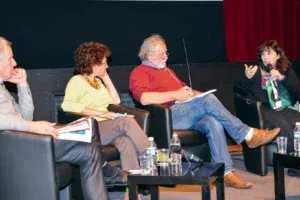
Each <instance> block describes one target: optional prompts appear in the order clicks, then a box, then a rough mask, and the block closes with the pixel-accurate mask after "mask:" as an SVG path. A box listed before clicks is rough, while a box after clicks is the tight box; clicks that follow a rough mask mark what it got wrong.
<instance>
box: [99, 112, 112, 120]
mask: <svg viewBox="0 0 300 200" xmlns="http://www.w3.org/2000/svg"><path fill="white" fill-rule="evenodd" d="M115 114H116V113H114V112H109V111H105V112H101V113H99V114H98V115H97V116H98V117H102V118H107V119H114V115H115Z"/></svg>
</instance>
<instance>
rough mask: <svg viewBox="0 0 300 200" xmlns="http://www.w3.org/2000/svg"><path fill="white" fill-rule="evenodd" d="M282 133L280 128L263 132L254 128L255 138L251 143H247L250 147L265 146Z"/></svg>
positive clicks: (253, 137)
mask: <svg viewBox="0 0 300 200" xmlns="http://www.w3.org/2000/svg"><path fill="white" fill-rule="evenodd" d="M279 132H280V128H274V129H273V130H261V129H257V128H253V136H252V138H251V139H250V140H249V141H246V143H247V145H248V147H250V148H256V147H258V146H261V145H263V144H267V143H269V142H271V141H272V140H273V139H274V138H275V137H276V136H277V135H278V134H279Z"/></svg>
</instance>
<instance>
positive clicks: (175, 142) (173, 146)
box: [170, 133, 181, 154]
mask: <svg viewBox="0 0 300 200" xmlns="http://www.w3.org/2000/svg"><path fill="white" fill-rule="evenodd" d="M180 149H181V144H180V140H179V138H178V135H177V134H176V133H174V134H173V137H172V139H171V142H170V154H172V153H180Z"/></svg>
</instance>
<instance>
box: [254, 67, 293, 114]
mask: <svg viewBox="0 0 300 200" xmlns="http://www.w3.org/2000/svg"><path fill="white" fill-rule="evenodd" d="M260 71H261V75H262V85H261V87H262V89H264V90H266V91H267V94H268V99H269V103H270V106H271V108H273V109H275V108H274V107H275V102H274V93H273V86H272V81H271V77H270V73H268V72H266V71H264V70H263V69H260ZM277 84H278V96H279V99H280V101H281V103H282V105H283V106H282V107H281V108H279V109H275V110H277V111H280V110H282V109H283V108H285V107H287V108H290V109H293V110H296V109H295V107H294V106H292V103H291V100H290V99H291V96H290V94H289V92H288V91H287V89H286V88H285V87H284V86H283V85H282V83H281V82H277Z"/></svg>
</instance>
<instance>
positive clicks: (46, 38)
mask: <svg viewBox="0 0 300 200" xmlns="http://www.w3.org/2000/svg"><path fill="white" fill-rule="evenodd" d="M0 17H1V18H0V19H1V22H0V23H1V26H0V27H1V29H0V35H1V36H4V37H6V38H7V39H9V40H11V41H12V42H13V45H14V53H15V58H16V60H17V62H18V64H19V65H20V66H23V67H25V68H27V69H41V68H66V67H72V65H73V60H72V57H73V52H74V50H75V49H76V47H77V46H78V45H79V44H80V43H82V42H84V41H98V42H101V43H104V44H106V45H108V46H109V47H110V48H111V50H112V59H111V62H110V65H111V66H113V65H115V66H116V65H135V64H138V63H139V60H138V58H137V53H138V50H139V46H140V45H141V43H142V41H143V39H144V38H145V37H147V36H148V35H150V34H151V33H160V34H161V35H162V36H163V37H164V38H165V39H166V40H167V43H168V50H169V52H170V53H171V56H170V58H169V63H170V64H173V63H185V60H184V58H185V57H184V51H183V46H182V38H183V37H184V38H185V41H186V44H187V50H188V57H189V61H190V62H191V63H199V62H219V61H226V60H227V59H226V54H225V41H224V38H225V37H224V22H223V21H224V19H223V3H222V2H118V1H88V0H81V1H80V0H76V1H75V0H73V1H61V2H59V1H49V0H46V1H45V0H41V1H37V2H31V1H23V0H17V1H16V0H12V1H9V2H8V1H6V3H5V5H3V3H1V12H0Z"/></svg>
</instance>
